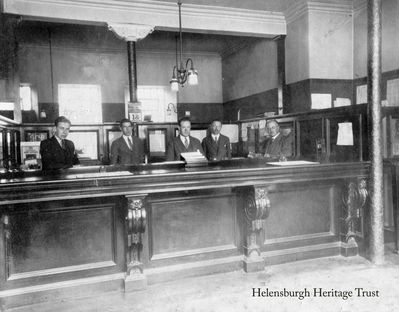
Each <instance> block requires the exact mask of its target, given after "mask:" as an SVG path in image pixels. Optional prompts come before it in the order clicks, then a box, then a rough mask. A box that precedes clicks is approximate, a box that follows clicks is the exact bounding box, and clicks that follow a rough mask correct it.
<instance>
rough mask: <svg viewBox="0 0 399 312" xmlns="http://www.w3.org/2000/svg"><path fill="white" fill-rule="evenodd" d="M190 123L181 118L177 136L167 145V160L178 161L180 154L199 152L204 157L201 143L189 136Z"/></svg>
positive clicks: (186, 119)
mask: <svg viewBox="0 0 399 312" xmlns="http://www.w3.org/2000/svg"><path fill="white" fill-rule="evenodd" d="M190 130H191V121H190V119H189V118H187V117H183V118H182V119H180V121H179V136H178V137H174V138H173V139H172V141H171V142H170V143H169V145H168V160H180V154H181V153H188V152H196V151H199V152H200V153H201V154H202V155H204V151H203V150H202V146H201V142H200V141H199V140H198V139H196V138H194V137H192V136H190Z"/></svg>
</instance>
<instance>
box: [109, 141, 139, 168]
mask: <svg viewBox="0 0 399 312" xmlns="http://www.w3.org/2000/svg"><path fill="white" fill-rule="evenodd" d="M132 139H133V150H131V149H130V148H129V146H128V145H127V143H126V141H125V140H124V138H123V136H121V137H120V138H118V139H116V140H115V141H114V142H112V145H111V165H115V164H119V165H132V164H139V163H142V162H143V158H144V152H143V144H142V143H141V141H140V139H139V138H137V137H134V136H132Z"/></svg>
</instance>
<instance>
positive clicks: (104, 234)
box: [0, 159, 368, 308]
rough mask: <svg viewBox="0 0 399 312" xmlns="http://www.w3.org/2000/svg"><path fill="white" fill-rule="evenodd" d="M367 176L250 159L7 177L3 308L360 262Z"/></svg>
mask: <svg viewBox="0 0 399 312" xmlns="http://www.w3.org/2000/svg"><path fill="white" fill-rule="evenodd" d="M367 176H368V164H367V163H359V162H358V163H347V164H342V163H341V164H325V165H307V166H286V167H275V166H268V165H265V164H264V162H262V161H258V160H251V159H244V160H230V161H221V162H218V163H211V164H209V165H208V166H205V167H197V168H186V167H185V166H184V163H182V162H177V163H174V164H170V163H169V164H147V165H137V166H130V167H121V168H119V167H116V166H99V167H90V168H89V167H86V168H85V167H81V168H73V169H68V170H63V171H59V172H54V173H52V174H51V175H44V174H43V173H40V172H7V173H5V174H3V175H0V196H1V198H2V201H1V202H0V216H1V224H0V261H1V263H3V264H4V265H3V266H1V268H0V277H1V281H0V304H1V306H2V308H11V307H15V306H20V305H26V304H33V303H35V302H41V301H49V300H60V299H62V298H65V297H80V296H88V295H91V294H94V293H96V294H98V293H103V292H107V291H115V290H118V291H121V290H122V291H126V292H128V291H133V290H137V289H142V288H144V287H146V285H147V284H151V283H157V282H163V281H168V280H174V279H179V278H183V277H187V276H196V275H203V274H211V273H218V272H226V271H232V270H244V271H245V272H253V271H259V270H260V271H262V270H264V269H265V266H267V265H271V264H275V263H282V262H287V261H296V260H300V259H308V258H317V257H324V256H332V255H340V254H342V255H344V256H352V255H356V254H358V252H363V251H364V243H365V242H366V241H365V239H366V237H367V235H366V232H365V231H366V229H365V228H364V227H363V226H362V224H363V221H362V218H363V217H364V216H365V215H366V214H367V211H368V209H367V206H366V205H367V204H366V203H367V200H366V198H362V197H361V196H363V195H364V194H366V192H364V189H365V187H366V186H367V184H366V183H365V181H366V178H367ZM362 194H363V195H362ZM353 196H355V197H356V198H359V196H360V197H361V198H360V199H361V200H355V198H354V197H353ZM352 197H353V198H352ZM352 203H355V204H352ZM356 211H359V213H356Z"/></svg>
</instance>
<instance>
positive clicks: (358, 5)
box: [353, 0, 367, 13]
mask: <svg viewBox="0 0 399 312" xmlns="http://www.w3.org/2000/svg"><path fill="white" fill-rule="evenodd" d="M365 10H367V0H354V1H353V11H354V13H360V12H361V11H365Z"/></svg>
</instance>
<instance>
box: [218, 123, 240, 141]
mask: <svg viewBox="0 0 399 312" xmlns="http://www.w3.org/2000/svg"><path fill="white" fill-rule="evenodd" d="M221 133H222V134H223V135H225V136H227V137H228V138H229V139H230V143H237V142H238V125H223V127H222V131H221Z"/></svg>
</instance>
